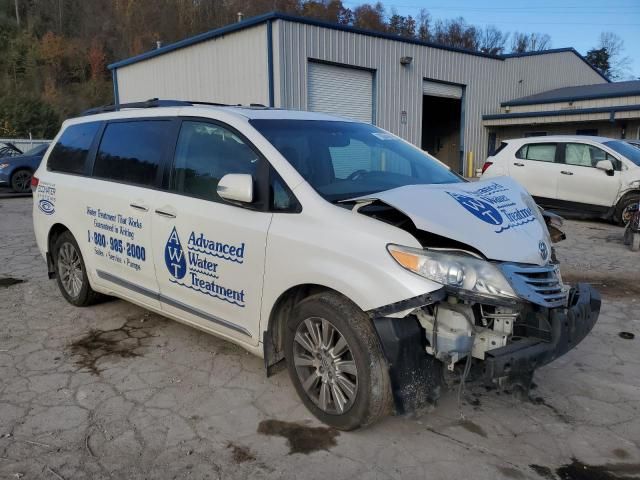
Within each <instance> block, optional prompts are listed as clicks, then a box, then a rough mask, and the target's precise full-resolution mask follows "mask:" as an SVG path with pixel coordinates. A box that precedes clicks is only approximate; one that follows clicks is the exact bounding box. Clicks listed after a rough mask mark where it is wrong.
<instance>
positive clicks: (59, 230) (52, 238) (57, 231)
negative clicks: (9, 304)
mask: <svg viewBox="0 0 640 480" xmlns="http://www.w3.org/2000/svg"><path fill="white" fill-rule="evenodd" d="M68 230H69V229H68V228H67V227H65V226H64V225H63V224H61V223H56V224H54V225H53V226H52V227H51V229H50V230H49V239H48V240H47V253H51V250H52V249H53V246H54V245H55V243H56V240H57V239H58V237H59V236H60V235H62V234H63V233H64V232H66V231H68Z"/></svg>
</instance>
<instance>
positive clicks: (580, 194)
mask: <svg viewBox="0 0 640 480" xmlns="http://www.w3.org/2000/svg"><path fill="white" fill-rule="evenodd" d="M502 175H508V176H510V177H513V178H515V179H516V180H517V181H518V182H520V183H521V184H522V185H523V186H524V187H525V188H526V189H527V190H528V191H529V193H530V194H531V195H532V196H533V198H534V199H535V200H536V202H537V203H538V204H539V205H541V206H542V207H544V208H548V209H550V210H554V211H557V212H558V213H560V214H565V215H566V214H572V215H579V216H582V217H595V218H604V219H611V220H613V221H614V222H616V223H619V224H622V225H624V223H625V222H626V221H628V217H629V215H630V212H629V208H630V207H631V206H632V205H634V204H637V203H638V200H640V149H638V148H636V147H633V146H632V145H630V144H629V143H627V142H626V141H624V140H614V139H611V138H605V137H587V136H548V137H530V138H519V139H514V140H505V141H504V142H503V143H502V144H501V145H500V148H498V150H497V151H496V153H495V154H494V155H493V156H491V157H489V158H487V161H486V162H485V164H484V166H483V167H482V178H483V179H490V178H494V177H499V176H502Z"/></svg>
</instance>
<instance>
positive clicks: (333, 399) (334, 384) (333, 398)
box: [293, 317, 358, 415]
mask: <svg viewBox="0 0 640 480" xmlns="http://www.w3.org/2000/svg"><path fill="white" fill-rule="evenodd" d="M293 360H294V365H295V369H296V373H297V374H298V379H299V380H300V384H301V385H302V388H303V389H304V391H305V393H306V395H307V396H308V397H309V398H310V399H311V401H312V402H313V403H314V404H315V405H316V406H317V407H318V408H320V409H321V410H322V411H323V412H325V413H328V414H334V415H341V414H343V413H345V412H346V411H348V410H349V408H351V406H352V405H353V402H354V400H355V398H356V395H357V393H358V371H357V368H356V363H355V361H354V358H353V354H352V352H351V348H350V347H349V344H348V343H347V340H346V339H345V337H344V336H343V335H342V333H340V331H339V330H338V329H337V328H336V327H335V325H333V324H332V323H331V322H330V321H328V320H326V319H324V318H319V317H311V318H307V319H305V320H304V321H302V322H300V324H299V325H298V328H297V329H296V333H295V337H294V346H293Z"/></svg>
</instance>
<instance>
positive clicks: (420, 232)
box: [354, 187, 601, 413]
mask: <svg viewBox="0 0 640 480" xmlns="http://www.w3.org/2000/svg"><path fill="white" fill-rule="evenodd" d="M480 188H483V187H480ZM484 188H486V187H484ZM518 193H519V192H518ZM395 195H396V197H397V196H399V195H398V194H395ZM527 197H528V195H527V196H523V198H524V201H525V202H527V201H528V198H527ZM529 198H530V197H529ZM396 200H397V198H394V197H393V196H392V195H389V196H388V198H383V199H376V200H375V201H371V202H368V203H367V204H365V205H363V204H359V205H354V210H355V211H358V212H359V213H361V214H365V215H369V216H371V217H373V218H376V219H378V220H381V221H385V222H387V223H392V224H394V225H396V226H397V227H399V228H402V229H404V230H406V231H409V232H410V233H411V234H412V235H413V236H414V237H415V238H416V239H417V240H418V241H419V242H420V244H421V246H422V248H409V247H405V246H399V245H389V246H388V251H389V253H390V255H391V256H392V257H393V258H394V259H395V261H396V262H397V263H398V264H399V265H401V266H402V267H404V268H405V269H407V270H409V271H411V272H413V273H415V274H417V275H420V276H422V277H424V278H426V279H428V280H431V281H433V282H436V283H438V284H441V285H442V288H440V289H439V290H437V291H435V292H431V293H429V294H428V295H423V296H420V297H416V298H413V299H409V300H405V301H402V302H398V303H394V304H392V305H387V306H385V307H382V308H378V309H375V310H372V311H370V312H368V313H369V314H370V316H371V317H372V319H373V322H374V325H375V327H376V330H377V332H378V335H379V338H380V340H381V343H382V347H383V350H384V353H385V355H386V357H387V360H388V363H389V370H390V377H391V383H392V389H393V396H394V400H395V404H396V411H397V412H398V413H405V412H409V411H413V410H416V409H419V408H421V407H423V406H425V405H426V404H429V403H432V402H433V401H434V400H436V399H437V398H438V396H439V394H440V390H441V388H442V387H443V384H444V383H445V382H446V379H447V378H451V377H452V376H453V377H457V378H460V379H461V381H463V382H464V381H465V380H469V381H474V380H475V381H482V382H484V383H488V384H497V385H500V386H504V385H507V384H517V385H519V386H520V387H522V388H524V389H527V388H528V387H529V384H530V381H531V378H532V375H533V371H534V370H535V369H537V368H539V367H541V366H542V365H545V364H547V363H549V362H551V361H553V360H554V359H556V358H558V357H559V356H561V355H563V354H565V353H566V352H567V351H569V350H570V349H572V348H573V347H575V346H576V345H577V344H578V343H580V341H582V339H583V338H584V337H585V336H586V335H587V334H588V333H589V332H590V331H591V329H592V328H593V326H594V324H595V322H596V320H597V318H598V315H599V312H600V304H601V301H600V295H599V294H598V292H597V291H596V290H594V289H593V288H592V287H591V286H590V285H588V284H577V285H575V286H574V287H569V286H567V285H565V284H564V283H563V282H562V278H561V275H560V269H559V266H558V262H557V259H556V257H555V251H554V248H553V247H552V246H551V245H550V244H551V243H555V242H557V241H560V240H563V239H564V238H565V236H564V233H563V232H562V230H561V228H560V227H561V226H562V219H561V218H560V217H557V216H556V215H553V214H548V213H546V212H539V211H538V210H537V208H536V207H535V206H534V207H532V208H535V212H534V213H532V216H534V215H535V217H536V218H535V220H534V221H535V223H533V222H532V221H529V223H528V224H527V225H526V228H528V230H525V228H520V229H519V230H518V229H517V228H515V227H514V228H513V230H511V232H512V233H510V235H511V237H510V241H509V242H505V241H504V240H503V239H505V238H506V237H504V236H500V235H495V236H493V237H492V236H491V233H490V232H486V234H485V232H482V231H478V232H471V233H469V234H467V235H468V238H469V241H468V243H467V242H463V237H462V236H461V235H460V234H457V235H456V236H455V237H454V238H452V237H451V236H449V235H444V234H445V233H446V232H445V231H444V230H440V231H438V230H437V229H435V228H433V229H428V228H427V227H428V226H429V220H428V217H427V215H418V214H417V213H416V212H415V210H417V209H416V208H415V207H413V208H414V212H412V211H411V210H410V209H401V208H399V207H398V204H401V202H397V201H396ZM393 203H395V204H393ZM529 211H531V210H529ZM432 225H436V224H434V223H432ZM439 225H441V223H439V224H437V226H439ZM451 225H453V224H451ZM495 225H496V229H497V230H496V231H497V233H500V232H502V231H503V230H504V229H503V230H501V228H502V227H503V225H499V224H497V223H496V224H495ZM512 225H513V224H512ZM474 234H475V237H474ZM516 241H517V242H519V245H520V248H519V249H518V248H517V245H516V246H515V247H514V243H513V242H516ZM500 245H504V252H501V251H500ZM490 250H491V251H492V256H488V255H487V251H490ZM532 250H533V251H534V252H535V253H536V254H537V255H538V257H537V259H538V263H534V262H533V261H531V259H533V258H536V257H535V256H533V255H532ZM499 256H502V258H500V257H499ZM490 258H494V259H495V260H489V259H490ZM496 258H498V259H496Z"/></svg>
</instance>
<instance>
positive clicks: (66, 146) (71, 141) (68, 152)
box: [47, 122, 100, 174]
mask: <svg viewBox="0 0 640 480" xmlns="http://www.w3.org/2000/svg"><path fill="white" fill-rule="evenodd" d="M99 128H100V123H99V122H91V123H81V124H79V125H71V126H70V127H67V129H66V130H65V131H64V132H63V133H62V135H61V136H60V139H59V140H58V142H57V143H56V144H55V146H54V147H53V150H52V151H51V154H50V155H49V160H48V161H47V168H48V169H49V170H51V171H54V172H65V173H77V174H80V173H84V168H85V164H86V162H87V153H89V149H90V148H91V144H92V143H93V139H94V138H95V136H96V133H97V132H98V129H99Z"/></svg>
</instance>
